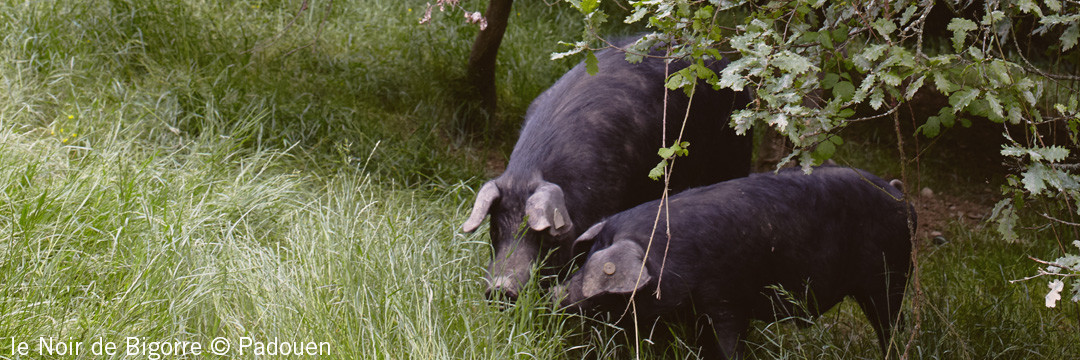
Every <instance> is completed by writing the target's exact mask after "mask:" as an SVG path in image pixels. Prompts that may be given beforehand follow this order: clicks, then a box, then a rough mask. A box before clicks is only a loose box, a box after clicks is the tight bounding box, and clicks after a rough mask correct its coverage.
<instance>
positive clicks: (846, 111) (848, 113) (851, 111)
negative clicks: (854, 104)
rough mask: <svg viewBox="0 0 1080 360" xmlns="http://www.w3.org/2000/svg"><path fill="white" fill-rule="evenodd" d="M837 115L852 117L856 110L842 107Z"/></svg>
mask: <svg viewBox="0 0 1080 360" xmlns="http://www.w3.org/2000/svg"><path fill="white" fill-rule="evenodd" d="M836 115H837V116H840V117H842V118H845V119H846V118H849V117H851V116H852V115H855V110H854V109H849V108H844V109H840V111H839V112H837V113H836Z"/></svg>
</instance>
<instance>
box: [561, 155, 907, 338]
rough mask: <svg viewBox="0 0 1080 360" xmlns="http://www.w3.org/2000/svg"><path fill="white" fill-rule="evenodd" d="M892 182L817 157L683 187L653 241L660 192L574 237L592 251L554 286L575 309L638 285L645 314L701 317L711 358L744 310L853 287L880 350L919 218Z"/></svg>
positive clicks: (618, 298) (814, 308) (667, 318)
mask: <svg viewBox="0 0 1080 360" xmlns="http://www.w3.org/2000/svg"><path fill="white" fill-rule="evenodd" d="M899 186H900V184H899V181H895V180H894V182H893V183H888V182H885V181H884V180H882V179H880V178H878V177H876V176H874V175H872V174H869V173H867V172H865V171H862V170H857V169H851V168H843V167H821V168H817V169H816V170H814V171H813V173H812V174H811V175H805V174H803V173H802V172H801V171H800V170H798V169H788V170H782V171H780V172H779V173H777V174H773V173H763V174H754V175H751V176H750V177H747V178H742V179H735V180H730V181H726V182H723V183H719V184H715V185H711V186H706V187H701V188H696V189H690V190H686V191H684V192H682V193H680V194H677V195H674V196H672V197H670V203H669V204H668V206H667V207H665V209H668V210H666V211H669V212H670V221H671V223H670V229H671V238H670V240H669V239H668V238H667V234H666V233H665V231H666V229H667V227H666V226H665V221H660V222H659V225H658V229H657V230H656V232H655V236H653V239H652V245H651V246H650V244H649V235H650V234H652V233H653V223H654V219H656V216H657V211H659V210H658V207H659V200H657V201H652V202H649V203H645V204H642V205H640V206H637V207H635V208H633V209H630V210H627V211H624V212H621V213H619V214H616V215H613V216H611V217H609V218H607V219H605V220H604V221H602V222H600V223H598V224H596V225H594V226H593V227H592V228H590V229H589V230H588V231H586V232H585V233H584V234H582V235H581V237H580V238H578V239H577V240H575V242H574V248H575V250H576V251H580V252H585V253H587V259H586V260H585V263H584V265H582V267H581V268H580V269H579V270H578V271H577V272H576V273H574V274H573V275H572V276H571V277H570V279H569V281H568V282H567V283H566V285H563V286H565V287H563V286H560V287H556V288H555V290H556V292H557V294H556V296H557V297H561V298H562V302H561V304H562V305H563V306H567V307H569V309H570V310H576V311H582V312H586V313H594V312H608V313H613V314H615V315H618V314H622V313H623V311H624V309H626V307H627V305H628V303H629V301H630V299H631V294H633V299H634V301H635V309H636V310H637V319H638V321H640V322H647V323H651V322H654V321H657V320H660V321H662V322H665V323H669V324H682V325H687V326H693V325H691V324H696V326H698V328H696V331H697V333H698V341H699V343H700V345H702V347H703V348H702V354H703V355H705V357H706V358H725V356H726V357H736V358H737V357H739V353H740V350H739V346H738V343H739V340H740V339H742V338H743V337H744V336H745V334H746V332H747V329H748V326H749V321H750V320H751V319H765V320H775V319H777V318H782V317H787V316H817V315H819V314H820V313H821V312H823V311H826V310H828V309H830V308H832V307H833V306H834V305H836V304H837V303H838V302H840V301H841V300H842V299H843V298H844V297H845V296H851V297H853V298H854V299H855V300H856V301H857V302H858V304H859V306H860V308H862V310H863V313H864V314H866V317H867V318H868V319H869V320H870V323H871V325H872V326H873V328H874V330H875V331H876V332H877V336H878V341H879V343H880V345H881V347H882V351H885V350H886V344H887V341H888V339H889V337H890V333H891V329H892V321H895V320H896V319H897V316H898V314H899V312H900V305H901V302H902V301H903V298H904V289H905V286H906V285H907V276H908V273H909V271H910V268H911V260H910V256H911V241H910V237H909V228H908V219H909V216H910V219H911V221H912V229H913V228H914V226H915V213H914V210H913V209H912V208H911V206H910V205H909V204H908V203H907V202H906V201H905V200H904V199H903V194H902V192H901V191H900V190H898V187H899ZM667 215H668V214H662V215H661V216H665V217H666V216H667ZM661 219H663V217H662V218H661ZM583 249H588V251H587V252H586V251H583ZM665 255H666V260H665ZM658 286H659V288H658ZM779 289H783V291H785V292H787V294H788V295H790V296H794V297H795V298H796V299H799V300H802V301H803V302H804V304H803V305H805V306H804V307H796V306H792V305H791V302H790V301H788V300H786V299H788V298H787V297H786V296H785V295H784V294H782V293H781V291H780V290H779ZM621 321H622V322H623V325H629V324H628V323H629V322H630V321H631V319H630V316H625V317H624V318H623V320H621ZM630 324H632V323H630Z"/></svg>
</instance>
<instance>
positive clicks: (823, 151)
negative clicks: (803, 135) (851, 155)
mask: <svg viewBox="0 0 1080 360" xmlns="http://www.w3.org/2000/svg"><path fill="white" fill-rule="evenodd" d="M835 153H836V144H834V143H833V142H832V141H828V139H826V140H825V141H822V142H820V143H818V145H817V147H815V148H814V152H813V154H812V155H813V157H814V163H817V164H820V163H823V162H825V160H828V159H829V158H831V157H832V156H833V154H835Z"/></svg>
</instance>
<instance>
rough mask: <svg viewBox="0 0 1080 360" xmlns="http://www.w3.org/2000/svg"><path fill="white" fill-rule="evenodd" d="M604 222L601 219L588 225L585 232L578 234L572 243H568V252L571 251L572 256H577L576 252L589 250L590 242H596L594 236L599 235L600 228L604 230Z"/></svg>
mask: <svg viewBox="0 0 1080 360" xmlns="http://www.w3.org/2000/svg"><path fill="white" fill-rule="evenodd" d="M604 224H605V222H604V221H601V222H598V223H596V224H595V225H593V226H592V227H590V228H589V230H585V233H583V234H581V236H578V238H577V239H576V240H574V243H573V244H572V245H570V252H572V253H573V254H574V256H577V255H578V254H581V253H584V252H586V251H589V248H591V247H592V244H593V243H594V242H596V236H597V235H600V230H604Z"/></svg>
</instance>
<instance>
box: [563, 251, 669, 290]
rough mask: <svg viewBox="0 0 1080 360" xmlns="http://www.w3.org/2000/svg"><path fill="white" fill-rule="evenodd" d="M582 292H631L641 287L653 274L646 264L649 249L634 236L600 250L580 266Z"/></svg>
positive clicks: (650, 279)
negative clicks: (633, 239)
mask: <svg viewBox="0 0 1080 360" xmlns="http://www.w3.org/2000/svg"><path fill="white" fill-rule="evenodd" d="M580 273H581V276H582V277H583V278H582V280H581V295H582V296H584V297H585V298H586V299H588V298H591V297H594V296H597V295H603V294H630V293H633V292H634V291H637V290H641V288H643V287H645V285H646V284H648V283H649V281H652V278H653V276H652V275H651V274H650V273H649V268H648V267H647V266H645V250H642V249H641V245H638V243H637V242H634V241H631V240H619V241H616V242H615V244H612V245H611V246H609V247H607V248H605V249H603V250H600V251H597V252H595V253H593V254H592V255H591V256H589V260H587V261H585V266H582V268H581V270H580Z"/></svg>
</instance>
